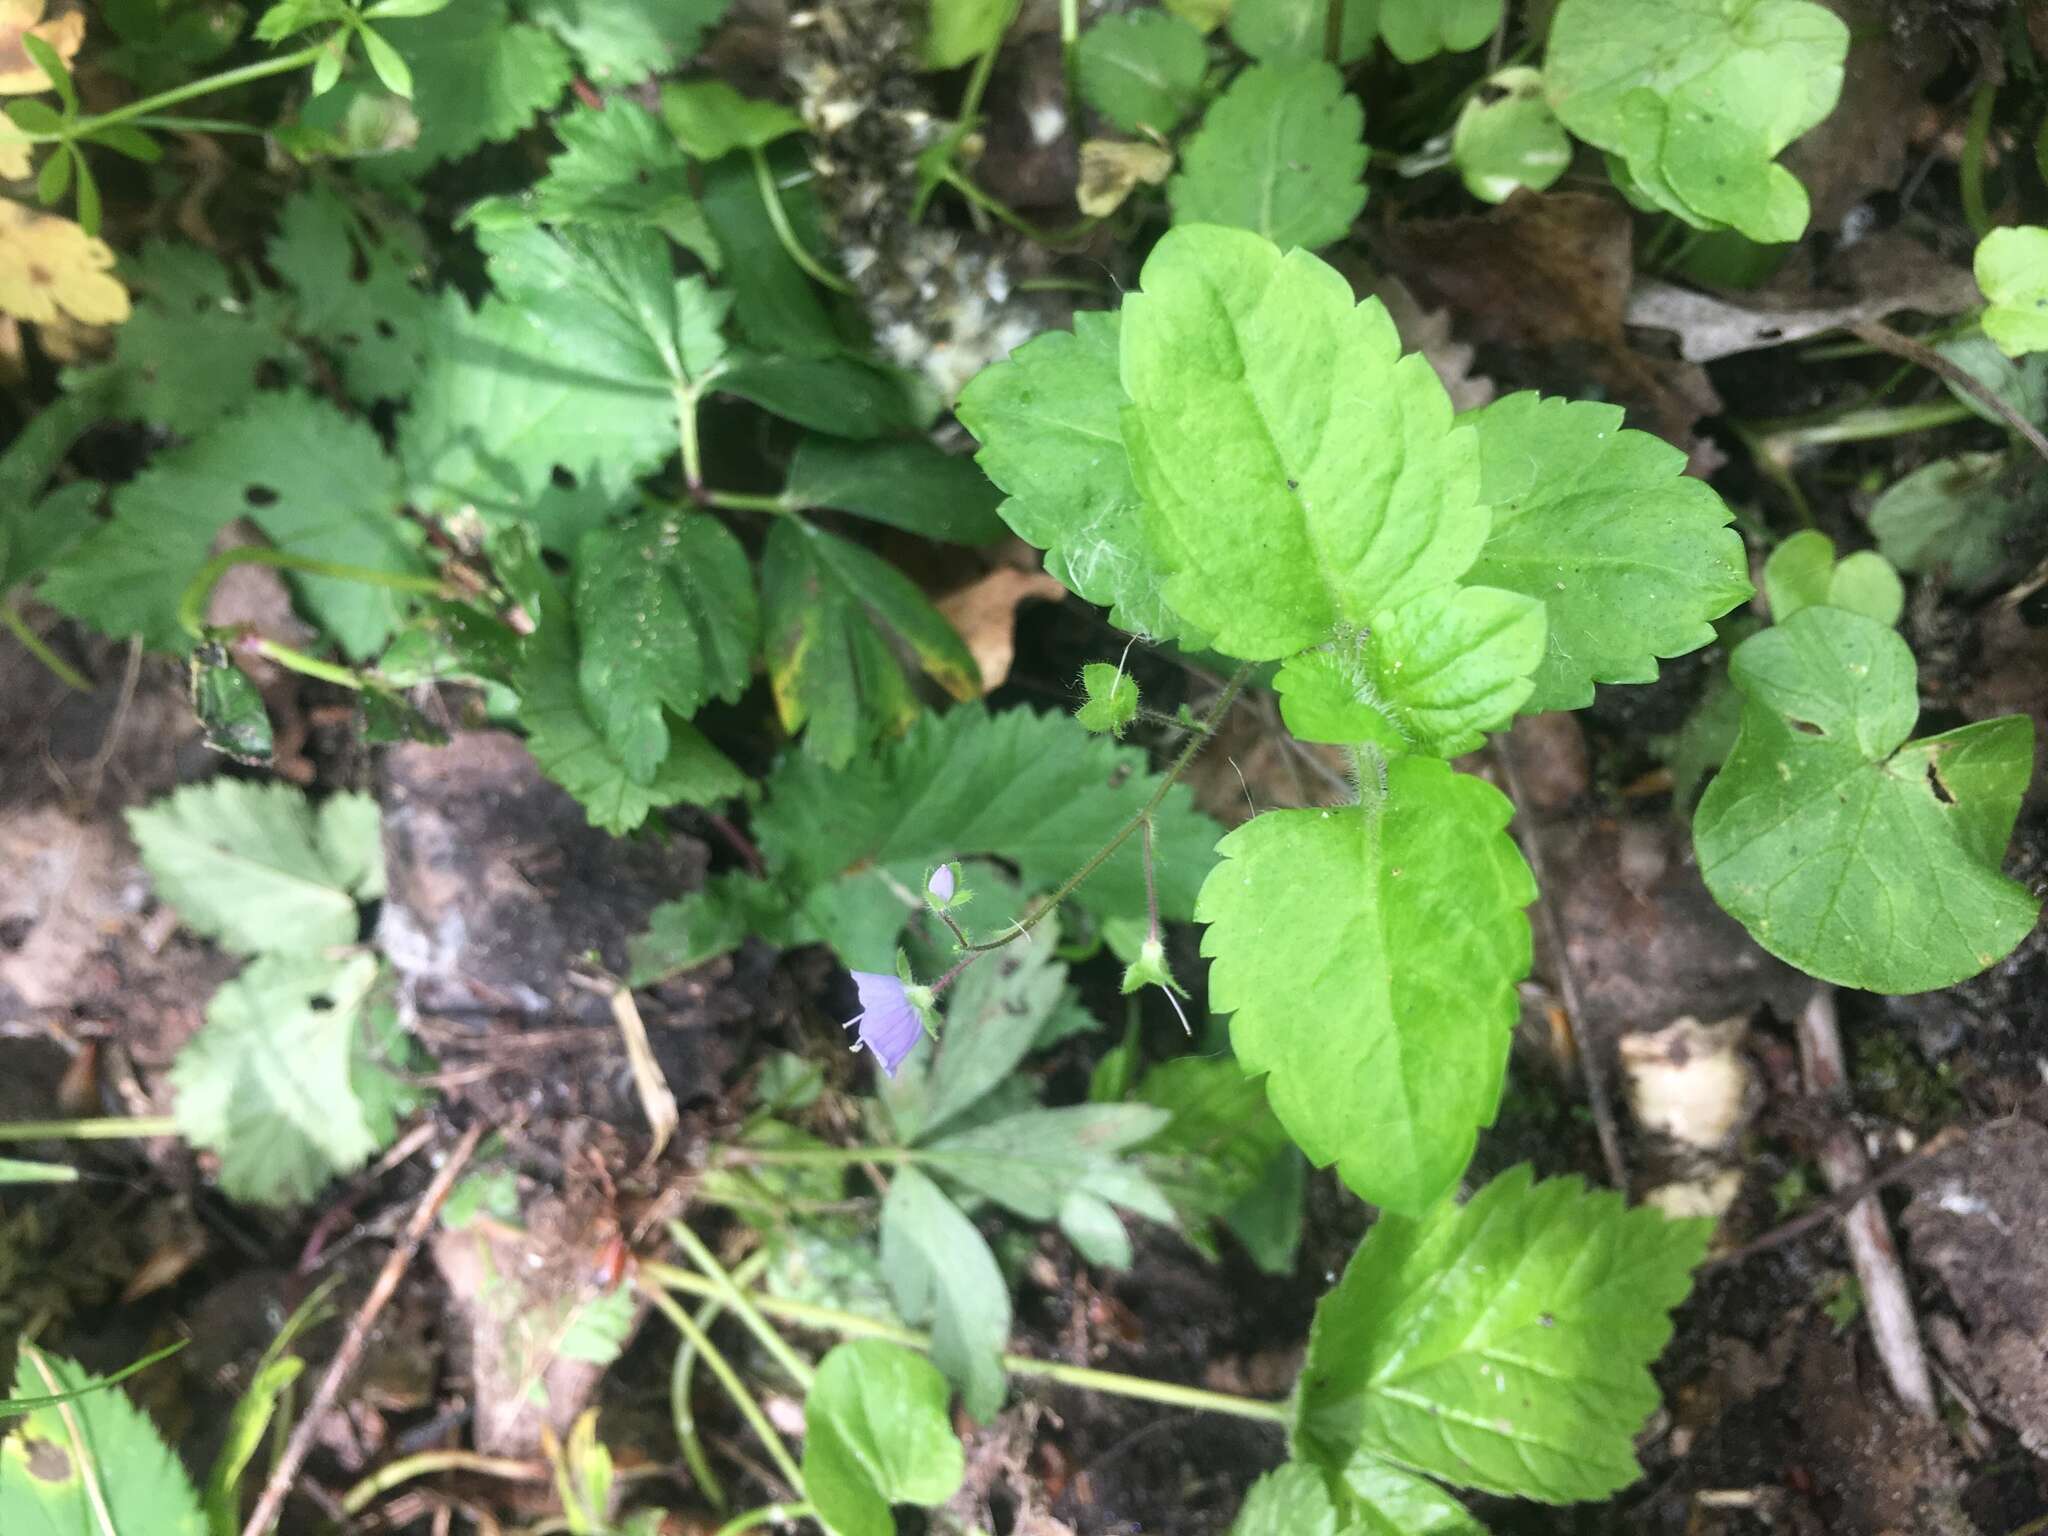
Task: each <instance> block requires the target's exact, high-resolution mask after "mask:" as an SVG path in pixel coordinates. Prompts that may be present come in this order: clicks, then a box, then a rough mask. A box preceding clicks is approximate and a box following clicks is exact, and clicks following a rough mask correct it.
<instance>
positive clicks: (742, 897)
mask: <svg viewBox="0 0 2048 1536" xmlns="http://www.w3.org/2000/svg"><path fill="white" fill-rule="evenodd" d="M787 915H788V914H787V913H786V912H785V911H783V909H782V907H781V905H780V903H779V902H778V901H777V900H776V893H775V891H774V890H773V888H772V887H770V886H769V885H767V884H766V883H765V882H763V881H760V880H757V879H755V878H753V877H752V876H751V875H748V874H746V873H745V872H744V871H739V870H734V871H729V872H728V873H725V874H722V875H714V876H712V878H711V879H710V881H709V882H707V883H706V885H705V887H704V889H703V890H701V891H692V892H691V893H690V894H689V895H687V896H680V897H678V898H676V899H675V900H674V901H665V902H663V903H662V904H661V905H660V906H658V907H656V908H655V909H654V911H653V912H652V913H650V914H649V916H648V921H647V932H646V933H644V934H639V935H636V936H635V937H634V938H633V939H632V941H631V942H630V944H629V946H628V951H629V953H630V954H631V956H632V962H633V964H632V981H633V985H634V986H636V987H637V986H647V985H650V984H651V983H653V982H656V981H661V980H664V979H666V978H667V977H670V976H675V975H679V974H680V973H682V972H684V971H688V970H694V969H695V968H696V967H698V966H700V965H702V964H704V963H705V962H706V961H707V960H715V959H717V958H718V957H719V956H720V955H724V954H730V953H731V952H732V951H733V950H735V949H738V948H739V947H740V944H741V943H742V942H743V941H744V940H745V939H746V937H747V935H748V934H750V933H758V934H762V935H764V936H766V935H769V934H771V933H773V932H775V931H777V930H778V928H779V927H780V925H781V924H782V923H783V921H784V920H785V919H786V917H787Z"/></svg>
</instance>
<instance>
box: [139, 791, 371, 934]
mask: <svg viewBox="0 0 2048 1536" xmlns="http://www.w3.org/2000/svg"><path fill="white" fill-rule="evenodd" d="M128 830H129V832H130V833H131V834H133V836H134V838H135V843H136V846H137V847H138V848H139V849H140V850H141V853H142V863H143V867H144V868H145V869H147V870H148V871H149V873H150V878H151V879H153V880H154V881H155V882H156V889H157V896H158V898H159V899H160V900H162V901H164V902H166V903H168V904H169V905H170V906H171V907H173V908H175V909H176V910H177V913H178V916H179V917H180V918H181V919H182V920H183V921H184V923H185V926H186V927H188V928H190V929H192V930H193V931H194V932H195V933H202V934H205V935H206V936H207V937H208V938H211V939H218V940H219V941H220V944H221V947H222V948H224V949H229V950H233V951H235V952H236V953H238V954H263V953H267V952H270V951H287V950H317V949H326V948H330V947H332V946H335V945H340V944H353V943H354V942H355V941H356V935H357V929H358V927H359V919H358V917H357V913H356V903H357V901H358V900H359V899H360V900H365V901H367V900H372V899H374V898H375V897H377V896H379V895H381V894H382V893H383V884H384V874H383V853H382V848H381V845H380V843H379V841H378V830H377V803H376V801H374V800H372V799H370V798H369V797H368V796H367V795H356V794H340V795H335V796H333V797H332V798H330V799H329V800H328V801H326V802H325V803H324V804H323V805H322V806H321V807H320V810H319V811H318V813H317V814H316V813H315V811H314V809H313V807H312V806H311V805H310V804H309V803H308V802H307V800H306V797H305V795H304V794H303V793H302V792H300V791H299V790H296V789H293V788H292V787H290V786H289V785H285V784H253V783H248V782H246V781H243V780H240V779H211V780H209V781H207V782H206V783H204V784H193V785H189V786H187V787H186V788H184V789H181V790H178V791H177V792H176V793H175V794H172V795H169V796H166V797H165V798H164V799H162V800H159V801H157V802H155V803H154V804H152V805H149V806H145V807H143V808H142V809H140V810H133V811H130V812H129V813H128Z"/></svg>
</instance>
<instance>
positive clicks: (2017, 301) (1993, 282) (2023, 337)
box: [1974, 224, 2048, 357]
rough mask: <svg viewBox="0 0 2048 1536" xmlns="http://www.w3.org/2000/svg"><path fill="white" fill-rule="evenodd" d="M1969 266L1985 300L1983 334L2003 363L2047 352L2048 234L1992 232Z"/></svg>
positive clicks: (2033, 227) (2037, 230) (2035, 228)
mask: <svg viewBox="0 0 2048 1536" xmlns="http://www.w3.org/2000/svg"><path fill="white" fill-rule="evenodd" d="M1974 265H1975V268H1976V274H1977V286H1978V287H1979V288H1981V289H1983V290H1984V297H1985V298H1986V299H1988V300H1990V307H1989V308H1987V309H1986V310H1985V311H1984V334H1985V335H1986V336H1989V337H1990V338H1991V339H1992V340H1993V341H1994V342H1996V343H1997V344H1998V349H1999V350H2000V351H2001V352H2003V353H2004V354H2005V355H2006V356H2007V357H2018V356H2020V355H2021V354H2022V353H2026V352H2048V229H2044V228H2042V227H2041V226H2040V225H2038V224H2021V225H2018V226H2016V227H2009V228H2006V229H1994V230H1992V231H1991V233H1990V234H1988V235H1986V236H1985V237H1984V238H1983V240H1982V241H1980V242H1979V243H1978V246H1977V255H1976V260H1975V263H1974Z"/></svg>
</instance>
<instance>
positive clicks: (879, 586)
mask: <svg viewBox="0 0 2048 1536" xmlns="http://www.w3.org/2000/svg"><path fill="white" fill-rule="evenodd" d="M761 627H762V631H763V640H764V644H765V645H766V647H767V656H768V681H769V684H770V685H771V687H772V689H773V691H774V695H775V707H776V712H777V713H778V714H779V715H780V716H781V718H782V724H783V728H784V729H785V730H787V731H789V732H790V733H791V734H792V735H794V734H795V733H796V732H798V731H805V732H806V735H805V737H804V750H805V751H806V752H807V753H809V754H811V755H812V756H814V757H816V758H818V759H819V760H820V761H822V762H826V763H830V764H832V765H833V766H835V767H843V766H844V765H845V764H846V763H848V762H849V761H851V759H852V758H853V755H854V754H855V753H856V752H858V751H860V750H861V749H862V748H864V747H866V746H869V745H870V744H872V743H873V742H874V741H876V740H877V739H878V738H882V737H886V736H892V735H895V734H897V733H898V732H900V731H902V729H903V728H904V727H905V726H907V725H908V724H909V723H910V722H911V721H912V720H914V719H916V718H917V716H918V713H919V710H920V706H919V704H918V700H917V696H916V695H915V694H914V693H912V692H911V688H910V681H909V679H908V678H906V677H905V676H904V674H903V668H902V665H901V664H900V663H899V662H898V661H897V659H896V656H895V653H894V651H893V650H892V648H891V643H890V642H891V639H892V637H893V639H895V640H896V641H899V642H901V643H902V644H903V645H904V646H906V647H908V648H909V650H910V652H911V654H912V655H913V656H914V657H915V658H916V659H917V664H918V666H919V667H920V668H921V669H922V670H923V671H924V672H925V673H926V674H927V675H928V676H930V677H931V679H932V680H933V681H934V682H936V683H937V684H939V686H940V687H942V688H944V689H945V690H946V691H947V692H948V693H950V694H952V695H953V697H954V698H956V699H971V698H974V697H975V696H976V695H978V694H979V693H980V692H981V674H980V672H979V671H978V670H977V669H976V667H975V664H974V657H973V655H972V654H971V653H970V652H969V651H968V649H967V644H966V642H965V641H963V640H962V639H961V638H960V635H959V632H958V631H957V630H955V629H954V628H953V626H952V625H951V624H949V623H947V622H946V619H945V617H944V616H943V615H942V614H940V612H939V611H938V610H937V609H936V608H934V607H932V605H931V603H930V602H929V601H927V600H926V598H925V595H924V594H923V593H922V592H920V591H919V590H918V588H917V585H916V583H915V582H913V581H911V580H910V578H909V577H907V576H905V575H904V574H903V573H902V572H901V571H899V570H897V569H896V567H895V566H893V565H891V564H889V562H888V561H886V560H883V559H882V558H880V557H879V556H877V555H874V554H872V553H870V552H869V551H868V550H865V549H863V548H861V547H860V546H859V545H858V544H853V543H849V542H848V541H847V540H845V539H842V538H840V537H838V536H837V535H836V534H830V533H826V532H825V531H824V530H822V529H820V528H816V527H813V526H812V525H811V524H809V523H806V522H802V521H799V520H797V519H794V518H784V519H781V520H779V521H778V522H776V524H775V525H774V526H773V527H772V528H770V529H769V530H768V545H767V550H766V553H765V555H764V556H763V559H762V564H761Z"/></svg>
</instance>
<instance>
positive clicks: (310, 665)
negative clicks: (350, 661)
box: [246, 635, 371, 693]
mask: <svg viewBox="0 0 2048 1536" xmlns="http://www.w3.org/2000/svg"><path fill="white" fill-rule="evenodd" d="M246 644H247V645H248V648H249V649H250V650H252V651H254V652H255V653H256V654H257V655H258V656H268V657H269V658H270V659H271V660H272V661H274V662H276V663H277V664H278V665H279V666H280V667H288V668H290V669H291V670H292V671H294V672H300V673H303V674H305V675H306V676H307V677H317V678H319V679H320V681H322V682H323V683H334V684H336V685H337V686H339V687H342V688H347V689H349V690H350V691H351V692H354V693H361V692H362V691H363V690H364V689H366V688H368V687H370V686H371V685H370V684H369V683H367V682H365V681H364V680H363V676H362V674H361V673H359V672H357V671H356V670H355V669H354V668H352V667H344V666H342V665H341V664H340V663H339V662H333V661H322V660H320V658H319V657H317V656H308V655H307V654H306V653H305V652H304V651H301V650H298V649H295V648H294V647H292V646H289V645H279V644H278V643H277V642H276V641H275V640H266V639H264V638H263V637H262V636H260V635H259V636H257V637H255V638H254V639H252V640H249V641H247V642H246Z"/></svg>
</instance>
